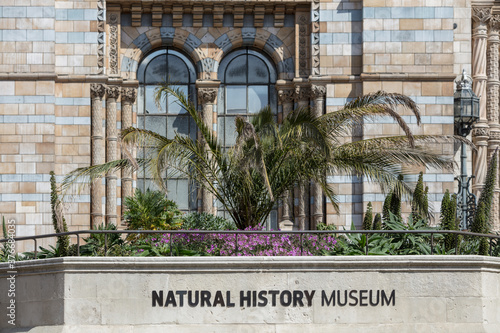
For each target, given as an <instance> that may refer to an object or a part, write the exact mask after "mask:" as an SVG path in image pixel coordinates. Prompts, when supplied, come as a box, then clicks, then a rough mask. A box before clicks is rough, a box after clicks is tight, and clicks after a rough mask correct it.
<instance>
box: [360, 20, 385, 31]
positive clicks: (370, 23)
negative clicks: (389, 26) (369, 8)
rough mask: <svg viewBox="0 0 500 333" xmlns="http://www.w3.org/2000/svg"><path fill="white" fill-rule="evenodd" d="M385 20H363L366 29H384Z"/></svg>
mask: <svg viewBox="0 0 500 333" xmlns="http://www.w3.org/2000/svg"><path fill="white" fill-rule="evenodd" d="M383 22H384V21H383V20H381V19H365V20H363V27H364V29H365V30H383V29H384V24H383Z"/></svg>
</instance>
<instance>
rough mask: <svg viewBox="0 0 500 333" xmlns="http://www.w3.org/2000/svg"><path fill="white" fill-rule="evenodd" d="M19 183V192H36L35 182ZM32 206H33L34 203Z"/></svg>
mask: <svg viewBox="0 0 500 333" xmlns="http://www.w3.org/2000/svg"><path fill="white" fill-rule="evenodd" d="M19 184H20V186H19V190H20V192H21V193H36V183H27V182H22V183H19ZM32 206H34V203H33V205H32Z"/></svg>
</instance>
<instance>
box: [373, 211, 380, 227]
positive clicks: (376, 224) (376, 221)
mask: <svg viewBox="0 0 500 333" xmlns="http://www.w3.org/2000/svg"><path fill="white" fill-rule="evenodd" d="M372 230H382V216H381V215H380V213H377V214H375V218H374V219H373V226H372Z"/></svg>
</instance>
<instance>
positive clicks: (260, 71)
mask: <svg viewBox="0 0 500 333" xmlns="http://www.w3.org/2000/svg"><path fill="white" fill-rule="evenodd" d="M248 83H250V84H251V83H266V84H267V83H269V72H268V70H267V66H266V64H265V63H264V62H263V61H262V60H260V59H259V58H257V57H255V56H251V55H250V56H248Z"/></svg>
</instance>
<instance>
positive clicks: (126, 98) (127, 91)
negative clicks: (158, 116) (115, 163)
mask: <svg viewBox="0 0 500 333" xmlns="http://www.w3.org/2000/svg"><path fill="white" fill-rule="evenodd" d="M121 93H122V126H121V127H122V129H125V128H129V127H132V106H133V105H134V103H135V99H136V98H137V88H122V92H121ZM122 149H123V148H122ZM122 156H123V157H125V156H124V154H123V151H122ZM132 195H133V192H132V170H131V169H123V170H122V206H121V209H122V216H123V213H124V211H125V205H123V200H125V198H126V197H130V196H132Z"/></svg>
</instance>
